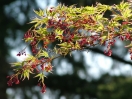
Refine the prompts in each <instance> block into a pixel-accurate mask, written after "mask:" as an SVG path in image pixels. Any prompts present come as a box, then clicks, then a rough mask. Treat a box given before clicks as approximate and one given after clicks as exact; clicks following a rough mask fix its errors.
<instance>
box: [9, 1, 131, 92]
mask: <svg viewBox="0 0 132 99" xmlns="http://www.w3.org/2000/svg"><path fill="white" fill-rule="evenodd" d="M106 11H110V12H111V13H112V15H111V18H106V17H104V14H105V12H106ZM34 12H35V13H36V14H37V17H35V18H33V19H32V21H31V22H30V23H33V26H32V27H31V28H30V29H29V30H28V31H27V32H26V33H25V34H24V40H25V42H26V43H28V44H29V45H30V46H31V48H32V53H33V54H32V55H26V52H25V49H23V50H22V51H20V52H19V53H18V54H17V56H21V55H26V56H27V57H26V58H25V59H24V60H23V61H21V62H16V63H12V64H11V65H12V66H13V67H15V69H14V71H15V74H13V75H11V76H8V77H7V78H8V79H9V81H8V82H7V84H8V85H9V86H12V84H13V83H15V84H19V83H20V80H24V79H25V78H27V79H29V78H30V75H31V74H35V75H36V76H35V77H38V85H39V86H40V87H42V90H41V92H42V93H44V92H45V91H46V89H45V88H46V86H45V84H44V78H45V72H52V68H53V66H52V64H51V62H52V61H53V60H54V59H55V58H57V57H60V56H65V55H67V54H71V52H72V51H75V50H76V51H78V50H83V49H87V48H90V47H94V46H98V45H105V46H106V50H104V54H106V55H107V56H111V54H112V50H111V46H113V45H114V43H115V42H116V39H119V40H121V41H126V40H127V41H130V44H129V45H126V46H125V47H127V48H129V52H130V56H131V57H130V58H131V59H132V43H131V41H132V6H131V3H130V2H121V3H120V4H118V5H111V6H109V5H103V4H100V3H97V5H96V6H86V7H81V8H76V7H75V6H74V5H72V6H65V5H58V6H57V7H51V8H50V9H46V10H39V11H34ZM51 44H52V45H54V47H53V48H50V46H49V45H51Z"/></svg>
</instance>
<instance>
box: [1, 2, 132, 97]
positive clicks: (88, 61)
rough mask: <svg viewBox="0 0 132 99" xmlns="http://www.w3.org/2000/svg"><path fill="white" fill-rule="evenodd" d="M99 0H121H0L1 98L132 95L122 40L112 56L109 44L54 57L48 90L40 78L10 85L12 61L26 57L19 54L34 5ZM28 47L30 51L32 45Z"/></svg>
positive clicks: (131, 73) (130, 73)
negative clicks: (39, 82)
mask: <svg viewBox="0 0 132 99" xmlns="http://www.w3.org/2000/svg"><path fill="white" fill-rule="evenodd" d="M96 2H101V3H102V4H109V5H112V4H118V3H119V2H121V0H57V1H56V0H0V32H1V33H0V99H132V67H131V66H132V62H131V60H130V59H129V54H128V53H127V49H125V48H124V44H123V43H121V42H120V41H118V40H117V42H116V44H115V46H113V48H112V49H113V55H112V56H111V57H107V56H105V55H104V54H103V51H104V48H105V47H96V48H93V49H89V50H90V51H89V52H88V51H82V52H81V51H80V52H73V53H72V55H73V56H72V57H70V56H67V57H65V58H64V57H61V58H58V59H56V60H54V61H53V65H54V68H53V70H54V71H53V74H48V75H47V77H48V78H46V79H45V84H46V85H47V92H46V93H45V94H41V92H40V88H39V87H37V86H36V84H37V80H36V79H30V80H29V81H28V80H26V81H22V82H21V83H20V84H19V85H14V86H12V87H8V86H7V79H6V76H7V75H10V74H12V69H11V67H10V64H9V63H10V62H15V61H19V60H22V58H17V57H16V54H17V53H18V52H19V51H21V50H22V49H23V48H24V47H25V46H26V44H25V43H24V42H23V41H22V38H23V34H24V33H25V32H26V31H27V30H28V29H29V28H30V27H31V24H27V23H28V22H30V20H31V18H33V17H34V16H35V14H34V13H33V9H35V10H38V9H39V8H41V9H45V8H47V7H50V6H57V5H58V3H63V4H65V5H72V4H76V5H77V6H78V7H80V6H88V5H95V4H96ZM106 16H109V12H108V13H106ZM26 50H27V53H30V48H27V49H26Z"/></svg>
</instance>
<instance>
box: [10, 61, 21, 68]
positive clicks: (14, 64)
mask: <svg viewBox="0 0 132 99" xmlns="http://www.w3.org/2000/svg"><path fill="white" fill-rule="evenodd" d="M10 64H11V65H12V66H13V67H14V66H22V63H21V62H15V63H10Z"/></svg>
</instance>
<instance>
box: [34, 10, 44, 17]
mask: <svg viewBox="0 0 132 99" xmlns="http://www.w3.org/2000/svg"><path fill="white" fill-rule="evenodd" d="M33 11H34V12H35V13H36V14H37V15H38V16H41V17H42V16H44V13H45V11H43V10H41V9H39V11H35V10H33Z"/></svg>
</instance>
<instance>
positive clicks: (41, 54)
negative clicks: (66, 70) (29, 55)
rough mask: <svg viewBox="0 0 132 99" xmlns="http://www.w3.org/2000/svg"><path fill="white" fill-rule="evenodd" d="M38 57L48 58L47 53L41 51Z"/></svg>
mask: <svg viewBox="0 0 132 99" xmlns="http://www.w3.org/2000/svg"><path fill="white" fill-rule="evenodd" d="M38 57H49V54H48V52H46V51H44V50H42V51H41V52H40V53H39V54H38Z"/></svg>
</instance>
